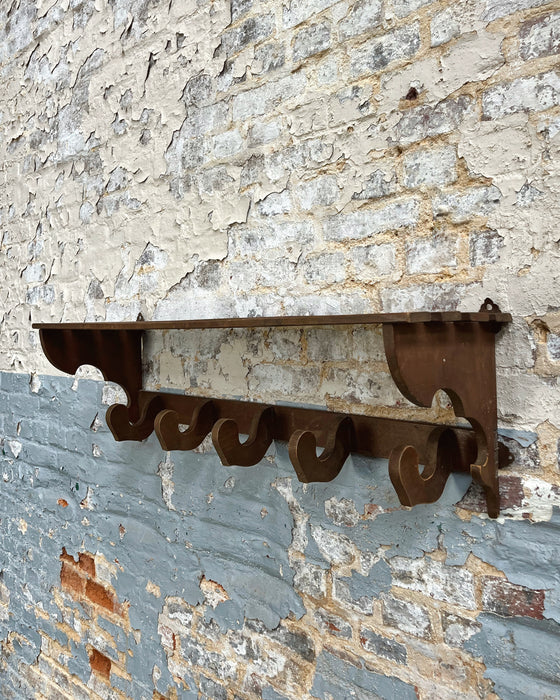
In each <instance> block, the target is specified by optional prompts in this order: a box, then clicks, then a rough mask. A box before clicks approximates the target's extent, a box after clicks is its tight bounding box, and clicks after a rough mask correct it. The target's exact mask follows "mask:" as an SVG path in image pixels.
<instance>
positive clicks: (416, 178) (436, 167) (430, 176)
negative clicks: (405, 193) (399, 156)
mask: <svg viewBox="0 0 560 700" xmlns="http://www.w3.org/2000/svg"><path fill="white" fill-rule="evenodd" d="M456 166H457V157H456V155H455V148H454V147H453V146H446V147H445V148H435V149H429V148H422V149H419V150H417V151H414V152H412V153H407V154H406V156H405V158H404V180H403V184H404V186H405V187H408V188H411V189H413V188H416V187H433V186H435V185H438V186H440V187H441V186H443V185H449V184H450V183H452V182H455V180H456V179H457V168H456Z"/></svg>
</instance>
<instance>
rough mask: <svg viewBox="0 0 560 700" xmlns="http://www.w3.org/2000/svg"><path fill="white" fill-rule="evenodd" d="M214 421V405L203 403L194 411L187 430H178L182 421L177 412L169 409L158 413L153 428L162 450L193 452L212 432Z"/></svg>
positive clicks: (210, 402) (208, 402)
mask: <svg viewBox="0 0 560 700" xmlns="http://www.w3.org/2000/svg"><path fill="white" fill-rule="evenodd" d="M215 420H216V408H215V406H214V403H213V402H212V401H203V402H202V403H201V404H199V405H198V406H197V407H196V408H195V409H194V411H193V414H192V418H191V419H190V422H189V427H188V428H187V430H185V431H181V430H179V424H180V423H182V422H183V421H182V420H181V418H180V416H179V414H178V413H177V411H172V410H171V409H167V410H165V411H161V412H160V413H158V415H157V417H156V420H155V424H154V427H155V431H156V435H157V436H158V440H159V442H160V444H161V446H162V447H163V449H164V450H167V451H170V450H194V448H195V447H198V446H199V445H200V443H201V442H202V441H203V440H204V438H205V437H206V436H207V435H208V433H209V432H210V431H211V430H212V426H213V424H214V421H215Z"/></svg>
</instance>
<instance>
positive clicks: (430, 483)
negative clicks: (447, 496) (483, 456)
mask: <svg viewBox="0 0 560 700" xmlns="http://www.w3.org/2000/svg"><path fill="white" fill-rule="evenodd" d="M458 456H459V443H458V441H457V436H456V435H455V433H454V432H453V430H451V429H450V428H447V427H445V426H441V427H437V428H434V430H432V432H431V433H430V435H429V437H428V443H427V445H426V450H425V459H424V461H425V467H424V470H423V472H422V473H420V469H419V466H420V465H419V455H418V451H417V450H416V448H415V447H414V446H413V445H400V446H399V447H395V448H394V449H393V450H392V451H391V454H390V455H389V476H390V477H391V482H392V484H393V486H394V487H395V491H396V492H397V496H398V497H399V501H400V502H401V503H402V505H403V506H415V505H418V504H420V503H434V501H437V499H438V498H439V497H440V496H441V494H442V493H443V489H444V488H445V484H446V482H447V479H448V478H449V474H450V472H451V471H452V469H453V465H454V463H455V462H457V461H458Z"/></svg>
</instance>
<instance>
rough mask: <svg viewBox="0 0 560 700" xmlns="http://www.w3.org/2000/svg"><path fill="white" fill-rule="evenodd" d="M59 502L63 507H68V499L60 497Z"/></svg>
mask: <svg viewBox="0 0 560 700" xmlns="http://www.w3.org/2000/svg"><path fill="white" fill-rule="evenodd" d="M57 503H58V505H59V506H62V507H63V508H68V501H67V500H66V499H65V498H59V499H58V501H57Z"/></svg>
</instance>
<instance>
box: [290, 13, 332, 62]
mask: <svg viewBox="0 0 560 700" xmlns="http://www.w3.org/2000/svg"><path fill="white" fill-rule="evenodd" d="M330 45H331V27H330V24H329V23H328V22H320V23H318V24H311V25H309V26H308V27H305V28H304V29H302V30H301V31H299V32H298V33H297V34H296V36H295V38H294V51H293V58H294V61H302V60H303V59H305V58H309V56H314V55H315V54H317V53H321V51H325V50H326V49H328V48H329V46H330Z"/></svg>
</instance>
